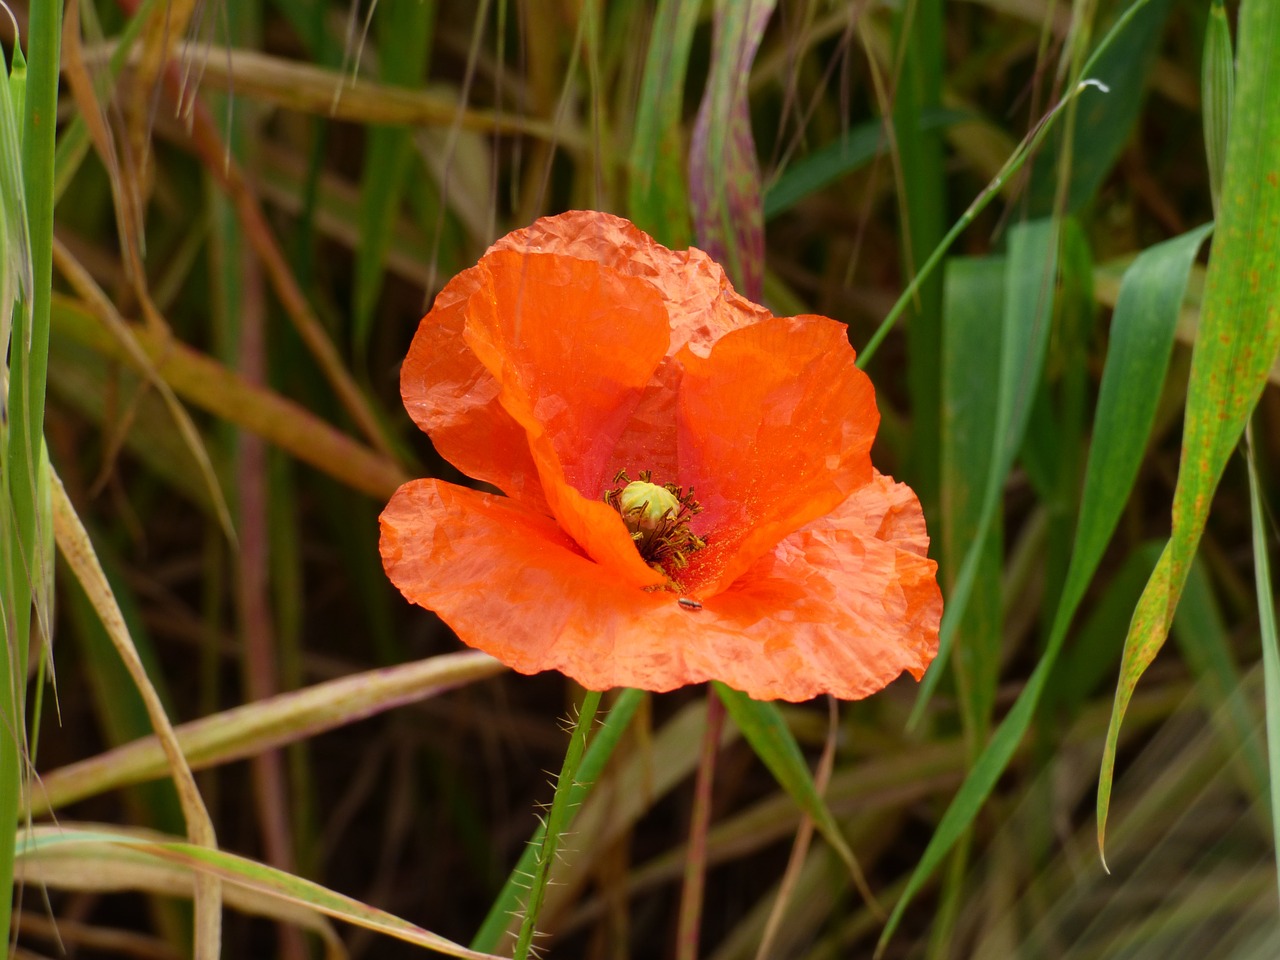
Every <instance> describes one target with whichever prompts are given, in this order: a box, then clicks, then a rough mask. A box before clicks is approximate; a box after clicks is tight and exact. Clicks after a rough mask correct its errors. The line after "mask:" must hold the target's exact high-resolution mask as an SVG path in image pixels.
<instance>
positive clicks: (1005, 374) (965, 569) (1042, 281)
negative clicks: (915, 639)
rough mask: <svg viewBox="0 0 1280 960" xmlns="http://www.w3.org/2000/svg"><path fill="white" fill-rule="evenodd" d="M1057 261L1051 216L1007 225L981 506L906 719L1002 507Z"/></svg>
mask: <svg viewBox="0 0 1280 960" xmlns="http://www.w3.org/2000/svg"><path fill="white" fill-rule="evenodd" d="M1057 263H1058V223H1057V221H1054V220H1036V221H1031V222H1028V223H1020V224H1018V225H1017V226H1015V227H1014V228H1013V229H1012V230H1011V231H1010V232H1009V256H1008V260H1007V262H1006V268H1005V275H1004V298H1003V299H1004V306H1003V309H1002V311H1001V317H1002V321H1001V323H1002V332H1001V336H1000V344H1001V349H1000V365H999V368H998V383H999V386H998V390H999V392H998V401H997V404H996V410H995V429H994V431H993V434H992V444H991V450H990V452H989V454H988V456H989V461H988V462H989V463H990V467H989V468H988V470H987V475H986V488H985V490H984V491H983V498H982V510H981V513H980V514H979V516H978V524H977V526H976V527H975V528H974V538H975V539H974V540H973V542H972V543H971V544H970V546H969V549H968V552H967V553H966V554H965V558H964V562H963V563H962V564H961V565H960V570H959V573H957V574H956V580H955V586H954V588H953V589H952V591H951V593H950V594H949V595H948V597H947V604H946V608H945V609H944V611H943V614H942V627H941V630H940V632H939V637H938V656H937V658H936V659H935V660H934V662H933V664H932V665H931V666H930V667H929V672H928V673H926V674H925V677H924V681H923V683H921V685H920V694H919V697H918V698H917V700H916V705H915V709H914V710H913V711H912V715H911V721H910V722H911V723H916V722H918V720H919V718H920V716H921V715H922V714H923V713H924V708H925V706H926V705H927V704H928V702H929V698H930V697H931V696H932V694H933V691H934V690H935V689H936V688H937V685H938V682H939V681H940V680H941V678H942V674H943V671H944V670H945V667H946V663H947V659H948V657H949V656H950V654H951V649H952V647H953V646H954V642H955V632H956V628H957V626H958V625H959V623H960V621H961V620H962V619H963V618H964V614H965V610H966V608H967V607H968V604H969V598H970V595H971V593H972V591H973V587H974V583H975V582H976V580H977V574H978V565H979V562H980V561H981V559H982V553H983V549H984V544H985V542H986V538H987V535H988V531H989V530H990V529H991V526H992V524H993V523H994V522H995V517H996V513H997V512H998V510H999V508H1000V503H1001V501H1002V496H1003V492H1004V484H1005V480H1006V479H1007V478H1008V476H1009V471H1010V470H1011V469H1012V468H1013V461H1014V458H1015V457H1016V455H1017V453H1018V449H1019V448H1020V447H1021V445H1022V437H1023V433H1024V432H1025V430H1026V426H1027V420H1028V417H1029V415H1030V412H1031V398H1032V397H1033V396H1035V393H1036V389H1037V387H1038V385H1039V382H1040V374H1041V371H1042V369H1043V368H1044V357H1045V351H1046V350H1047V349H1048V345H1049V329H1050V327H1051V326H1052V319H1053V302H1054V288H1055V284H1056V278H1057Z"/></svg>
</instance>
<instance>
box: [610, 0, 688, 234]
mask: <svg viewBox="0 0 1280 960" xmlns="http://www.w3.org/2000/svg"><path fill="white" fill-rule="evenodd" d="M701 9H702V3H701V0H660V2H659V4H658V9H657V12H656V13H655V14H654V17H653V31H652V32H651V34H650V35H649V50H648V54H647V55H646V57H645V62H644V76H643V77H642V79H641V81H640V96H639V99H638V101H637V104H636V119H635V131H634V133H633V134H632V140H631V153H630V155H629V157H628V160H627V165H628V167H629V170H630V182H629V183H628V187H627V209H628V211H629V212H630V214H631V219H632V220H633V221H634V222H635V224H636V225H637V226H638V227H640V229H641V230H644V231H645V232H647V233H649V234H651V235H652V236H654V237H656V238H657V240H658V241H659V242H660V243H664V244H666V245H667V246H669V247H671V248H672V249H674V250H680V249H683V248H684V247H687V246H688V245H689V241H690V238H691V236H692V231H691V227H690V224H689V191H688V187H687V186H686V185H685V180H684V170H683V169H682V165H681V162H680V158H681V157H682V156H683V150H682V143H681V137H682V136H683V132H682V126H681V122H680V120H681V114H682V112H683V108H684V78H685V72H686V71H687V69H688V66H689V51H690V50H691V49H692V47H693V31H694V28H695V27H696V26H697V25H698V13H699V12H700V11H701Z"/></svg>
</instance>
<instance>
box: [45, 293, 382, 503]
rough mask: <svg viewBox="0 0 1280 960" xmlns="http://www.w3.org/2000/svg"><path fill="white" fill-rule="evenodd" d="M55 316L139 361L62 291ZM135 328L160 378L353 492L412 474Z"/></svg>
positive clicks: (77, 333) (102, 346) (74, 333)
mask: <svg viewBox="0 0 1280 960" xmlns="http://www.w3.org/2000/svg"><path fill="white" fill-rule="evenodd" d="M54 317H55V321H54V323H55V327H57V329H58V330H59V332H65V333H66V334H67V335H68V336H70V337H72V338H74V339H76V340H78V341H79V342H81V343H84V344H85V345H87V346H90V347H92V348H93V349H94V350H96V351H98V352H99V353H101V354H102V355H103V356H106V357H111V358H114V359H118V360H121V361H124V362H125V363H128V364H130V365H131V366H132V365H135V361H134V359H133V357H132V354H131V353H130V351H129V350H128V349H127V348H126V346H125V345H124V344H123V343H122V341H121V340H120V339H119V338H118V337H116V336H113V335H112V334H111V333H110V332H108V331H107V329H105V328H104V326H103V325H102V324H101V323H99V322H98V321H97V319H96V318H95V317H94V316H93V315H92V313H91V311H89V310H87V309H86V308H85V307H84V306H82V305H81V304H80V303H78V302H76V301H73V300H68V299H65V298H61V297H57V296H55V298H54ZM128 332H129V334H130V335H131V337H132V340H133V341H134V342H136V343H137V344H138V346H139V347H141V349H142V351H143V352H144V354H145V355H146V357H147V358H148V360H149V362H150V363H151V364H152V365H154V367H155V370H156V373H157V375H158V376H159V377H160V378H161V380H162V381H164V382H165V383H168V384H169V385H170V387H172V389H173V391H174V392H175V393H176V394H178V395H179V396H181V397H183V398H185V399H186V400H188V401H189V402H191V403H193V404H195V405H196V406H198V407H201V408H203V409H205V410H208V411H209V412H210V413H213V414H215V415H216V416H219V417H222V418H223V419H225V420H227V421H229V422H231V423H235V424H238V425H239V426H242V427H244V428H245V429H246V430H252V431H253V432H254V433H257V434H259V435H260V436H262V437H264V438H265V439H267V440H269V441H271V442H272V443H274V444H275V445H276V446H278V447H280V448H281V449H282V450H287V451H288V452H289V453H291V454H293V455H294V456H295V457H297V458H298V459H299V460H301V461H302V462H304V463H309V464H312V465H313V466H315V467H317V468H318V469H320V470H322V471H324V472H325V473H328V474H330V475H331V476H333V477H335V478H337V479H338V480H341V481H342V482H343V483H345V484H347V485H348V486H350V487H351V488H352V489H353V490H361V491H363V492H365V493H368V494H370V495H372V496H376V497H380V498H381V497H386V496H389V495H390V494H391V493H392V492H393V491H394V490H395V489H396V487H398V486H399V485H400V484H401V483H403V482H404V481H405V479H407V478H406V476H405V474H404V471H403V470H401V469H400V467H399V466H398V465H397V464H396V462H395V461H394V460H392V459H391V458H390V457H387V456H385V455H382V454H379V453H376V452H374V451H373V450H370V449H369V448H368V447H365V446H363V445H362V444H360V443H358V442H357V441H355V440H353V439H352V438H351V437H349V436H347V435H346V434H344V433H342V432H340V431H339V430H337V429H335V428H334V427H332V426H330V425H329V424H327V423H325V422H324V421H323V420H321V419H320V418H319V417H317V416H316V415H315V414H313V413H311V412H310V411H309V410H307V409H306V408H305V407H302V406H300V405H299V404H297V403H294V402H293V401H291V400H287V399H285V398H284V397H281V396H280V395H279V394H277V393H273V392H272V391H270V390H266V389H264V388H262V387H256V386H254V385H252V384H250V383H248V382H247V381H246V380H245V379H244V378H243V377H241V376H239V375H237V374H236V373H234V372H232V371H231V370H228V369H227V368H226V367H224V366H223V365H222V364H220V363H218V362H217V361H216V360H212V359H210V358H209V357H208V356H206V355H205V354H203V353H200V352H199V351H196V350H193V349H191V348H190V347H188V346H186V345H185V344H183V343H180V342H179V341H177V340H173V339H171V338H169V337H167V336H163V337H162V336H158V335H157V334H156V333H154V332H153V331H151V330H149V329H147V328H145V327H142V326H140V325H138V324H130V325H129V326H128ZM138 369H139V371H140V372H141V371H142V370H143V368H141V367H139V368H138Z"/></svg>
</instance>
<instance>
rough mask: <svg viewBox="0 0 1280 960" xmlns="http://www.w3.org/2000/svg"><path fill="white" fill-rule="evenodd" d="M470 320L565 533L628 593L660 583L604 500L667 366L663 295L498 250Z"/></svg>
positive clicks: (488, 261) (575, 265)
mask: <svg viewBox="0 0 1280 960" xmlns="http://www.w3.org/2000/svg"><path fill="white" fill-rule="evenodd" d="M466 312H467V324H466V328H465V331H464V337H465V339H466V341H467V343H468V345H470V347H471V349H472V350H473V351H474V353H475V355H476V357H477V358H478V359H479V360H480V362H481V363H482V364H484V366H485V368H486V369H487V370H488V371H489V373H490V374H491V375H492V376H493V378H494V380H495V381H496V382H497V383H498V385H499V401H500V402H501V403H502V406H503V408H504V409H505V410H506V411H507V413H508V414H510V415H511V418H512V419H513V420H515V421H516V422H517V423H519V424H520V426H521V427H523V428H524V431H525V435H526V437H527V438H528V445H529V451H530V453H532V455H533V461H534V464H535V465H536V467H537V470H538V475H539V477H540V478H541V481H542V491H543V494H544V495H545V497H546V500H547V503H548V504H549V505H550V507H551V512H552V513H553V514H554V515H555V517H556V519H557V520H559V521H560V526H561V527H562V528H563V529H564V531H565V532H566V533H568V534H569V535H570V536H571V537H573V539H574V540H575V541H577V543H578V544H579V545H580V546H581V547H582V548H583V549H584V550H585V551H586V552H587V553H588V554H589V555H590V556H591V557H592V558H594V559H595V560H596V561H598V562H599V563H602V564H605V565H606V566H608V567H609V568H610V569H612V570H613V571H614V573H615V574H616V575H617V576H619V577H621V578H622V579H623V580H625V581H626V582H627V583H630V584H632V585H635V586H647V585H652V584H659V583H662V582H663V579H664V578H663V576H662V575H661V574H660V573H658V572H656V571H654V570H653V569H651V568H650V567H649V566H648V564H646V563H645V562H644V560H642V559H641V557H640V554H639V552H638V551H637V550H636V548H635V544H634V543H633V542H632V539H631V535H630V533H628V531H627V529H626V526H625V525H624V524H623V522H622V518H621V517H619V516H618V514H617V512H616V511H615V510H614V509H613V508H612V507H610V506H608V505H607V504H605V503H604V502H603V500H602V496H603V494H604V492H605V491H606V490H607V489H609V487H610V486H612V483H613V476H612V474H607V473H606V470H607V467H608V464H609V463H610V462H611V461H612V459H613V453H614V450H615V448H616V447H617V444H618V439H619V437H620V436H621V435H622V434H623V432H624V431H625V430H626V427H627V425H628V423H629V422H630V420H631V416H632V413H633V412H634V410H635V409H636V407H637V405H638V404H639V403H640V400H641V397H642V396H643V395H644V393H645V390H646V389H647V387H648V385H649V382H650V378H651V377H652V375H653V372H654V370H655V369H656V368H657V367H658V365H659V364H660V363H661V362H662V361H663V359H664V358H665V357H666V351H667V344H668V341H669V331H668V327H667V318H666V313H665V311H664V310H663V307H662V302H661V300H660V298H659V297H658V295H657V293H656V292H655V291H654V290H653V288H652V287H651V286H650V285H649V284H647V283H645V282H644V281H642V280H638V279H636V278H634V277H629V276H625V275H623V274H619V273H617V272H615V271H612V270H608V269H606V268H604V267H602V266H601V265H600V264H597V263H592V262H590V261H587V260H577V259H573V258H569V257H559V256H552V255H547V254H522V253H515V252H514V251H507V250H499V251H495V252H494V253H491V254H489V255H488V256H487V257H485V259H484V260H483V262H482V263H481V264H480V286H479V287H478V289H477V290H476V292H475V293H473V294H472V296H471V299H470V301H469V303H468V305H467V308H466Z"/></svg>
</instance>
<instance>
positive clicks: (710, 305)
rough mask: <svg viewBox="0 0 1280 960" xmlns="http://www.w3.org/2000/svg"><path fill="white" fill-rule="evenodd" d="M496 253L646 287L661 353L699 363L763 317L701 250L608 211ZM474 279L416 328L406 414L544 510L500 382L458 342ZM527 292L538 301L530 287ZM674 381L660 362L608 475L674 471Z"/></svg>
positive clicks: (541, 225) (476, 469)
mask: <svg viewBox="0 0 1280 960" xmlns="http://www.w3.org/2000/svg"><path fill="white" fill-rule="evenodd" d="M499 250H508V251H513V252H516V253H544V254H553V255H556V256H561V257H566V258H573V259H575V260H582V261H590V262H593V263H597V264H600V265H602V266H604V267H605V268H606V269H608V270H613V271H616V272H618V273H620V274H623V275H625V276H630V277H636V278H640V279H643V280H645V281H646V282H647V283H648V284H649V285H650V286H651V287H652V288H653V290H654V291H655V292H656V293H657V294H658V296H659V297H660V298H661V299H662V301H663V303H664V307H665V310H666V314H667V324H668V328H669V345H668V347H667V353H668V356H671V355H674V354H675V353H676V352H677V351H679V350H680V349H682V348H683V347H685V346H686V345H687V346H688V347H689V349H690V350H692V351H693V352H694V353H696V354H698V355H699V356H706V355H707V353H708V352H709V351H710V349H711V346H712V345H713V344H714V343H715V341H716V340H718V339H719V338H720V337H722V336H723V335H724V334H726V333H728V332H729V331H731V330H736V329H738V328H740V327H744V326H748V325H750V324H753V323H756V322H759V321H760V320H763V319H767V318H768V317H769V316H770V314H769V312H768V311H767V310H765V309H764V308H763V307H761V306H758V305H756V304H754V303H751V302H750V301H749V300H747V299H745V298H744V297H741V296H739V295H738V294H737V293H735V292H734V291H733V289H732V287H731V286H730V285H729V281H728V278H726V276H725V273H724V270H723V269H721V267H720V265H719V264H717V263H715V262H714V261H713V260H711V258H710V257H708V256H707V255H706V254H705V253H703V252H702V251H701V250H697V249H690V250H683V251H674V250H668V249H667V248H666V247H664V246H662V245H661V244H659V243H657V242H656V241H654V240H653V238H651V237H650V236H648V235H647V234H645V233H644V232H643V231H641V230H640V229H639V228H637V227H636V226H634V225H633V224H631V223H629V222H628V221H626V220H623V219H621V218H620V217H615V216H612V215H610V214H606V213H598V212H595V211H584V210H573V211H570V212H568V213H564V214H561V215H560V216H556V217H544V218H543V219H541V220H538V221H536V222H535V223H533V224H532V225H531V226H529V227H526V228H524V229H522V230H517V231H515V232H513V233H509V234H507V235H506V236H505V237H503V238H502V239H500V240H499V241H498V242H497V243H495V244H494V245H493V247H491V248H490V250H489V253H487V254H486V258H487V257H488V256H490V255H491V254H492V253H494V252H495V251H499ZM481 262H482V263H483V262H484V261H483V260H482V261H481ZM480 282H481V274H480V268H479V266H476V267H472V268H470V269H468V270H464V271H463V272H462V273H460V274H458V275H457V276H456V277H454V278H453V280H451V281H450V282H449V283H448V284H447V285H446V286H445V288H444V289H443V290H442V291H441V292H440V294H439V296H437V297H436V300H435V303H434V304H433V306H432V308H431V311H430V312H429V313H428V314H427V315H426V316H425V317H423V318H422V321H421V323H419V325H418V330H417V333H416V334H415V335H414V338H413V342H412V344H411V345H410V347H409V353H408V356H407V357H406V358H405V362H404V366H403V367H402V369H401V375H400V391H401V395H402V397H403V399H404V404H405V408H406V409H407V410H408V412H409V415H410V416H411V417H412V418H413V420H414V422H415V423H417V424H418V426H419V427H420V428H422V429H423V430H424V431H426V432H427V433H428V434H430V436H431V440H432V442H433V443H434V444H435V447H436V450H437V451H438V452H439V453H440V455H441V456H442V457H444V458H445V459H446V460H448V461H449V462H450V463H452V464H453V465H454V466H455V467H457V468H458V469H459V470H461V471H462V472H463V473H465V474H467V475H468V476H471V477H475V478H476V479H478V480H484V481H486V482H488V483H492V484H493V485H494V486H496V487H498V488H499V489H501V490H503V491H504V492H506V493H507V494H508V495H509V496H512V497H515V498H516V499H518V500H521V501H522V502H525V503H528V504H529V505H530V506H532V507H534V508H543V509H545V501H544V500H543V499H542V487H541V484H540V482H539V480H538V476H537V471H536V470H535V469H534V464H533V459H532V457H531V456H530V454H529V451H528V447H527V442H526V438H525V433H524V429H523V428H522V427H521V426H520V425H519V424H518V423H516V422H515V420H514V419H513V418H512V417H511V416H510V414H508V413H507V411H506V410H505V409H504V408H503V407H502V404H501V403H499V402H498V384H497V382H496V381H495V380H494V378H493V376H492V374H490V373H489V371H488V370H486V369H485V367H484V365H483V364H481V363H480V361H479V359H477V357H476V356H475V354H474V353H473V352H472V351H471V349H470V347H469V346H468V345H467V344H466V342H465V341H464V340H463V337H462V330H463V328H464V326H465V323H466V307H467V303H468V301H469V300H470V298H471V296H472V294H474V293H475V292H476V290H477V289H478V288H479V286H480ZM529 293H530V295H531V296H541V295H542V294H541V293H540V292H539V291H538V290H536V289H534V288H532V287H530V288H529ZM677 375H678V371H677V370H675V369H674V367H673V365H672V364H670V363H663V364H661V365H660V367H659V369H658V370H657V372H656V373H655V377H654V380H655V389H653V390H652V391H650V393H649V394H648V395H647V396H646V398H645V401H644V403H643V404H642V405H641V406H640V407H639V409H638V410H637V411H636V414H635V421H634V423H633V426H632V429H631V430H630V432H629V434H628V438H627V439H628V445H627V446H626V447H625V449H622V450H620V451H619V452H618V456H617V457H616V463H615V465H614V469H615V470H617V469H622V468H628V469H631V470H632V471H633V472H634V471H638V470H641V469H652V470H655V471H656V472H657V473H660V474H671V473H674V469H675V455H674V448H675V443H674V440H675V436H674V429H675V428H674V416H673V415H672V411H673V407H674V389H675V386H676V377H677ZM646 449H647V450H650V451H652V452H653V456H652V457H651V458H650V460H651V462H649V463H647V464H640V463H637V462H633V461H637V460H638V459H640V457H639V453H640V452H641V451H644V450H646ZM629 451H635V454H636V455H629Z"/></svg>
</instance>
